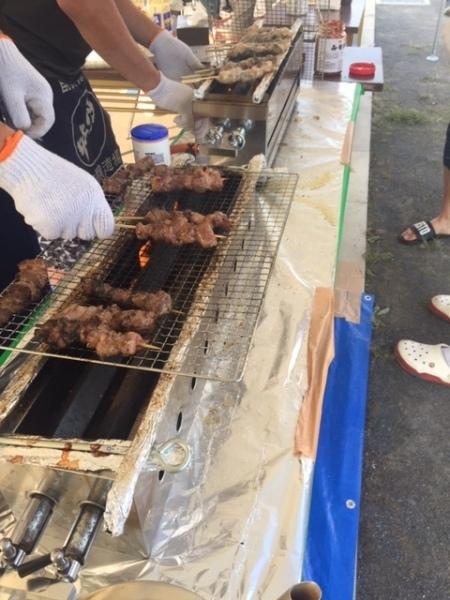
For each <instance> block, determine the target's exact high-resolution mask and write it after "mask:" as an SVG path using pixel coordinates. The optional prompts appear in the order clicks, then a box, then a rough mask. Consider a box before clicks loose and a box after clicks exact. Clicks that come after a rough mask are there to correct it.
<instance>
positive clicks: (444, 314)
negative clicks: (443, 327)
mask: <svg viewBox="0 0 450 600" xmlns="http://www.w3.org/2000/svg"><path fill="white" fill-rule="evenodd" d="M428 308H429V309H430V310H431V312H432V313H434V314H435V315H437V316H438V317H441V319H444V321H450V296H449V295H448V294H440V295H439V296H433V298H431V300H430V301H429V303H428Z"/></svg>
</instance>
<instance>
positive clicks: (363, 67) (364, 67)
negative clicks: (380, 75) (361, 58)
mask: <svg viewBox="0 0 450 600" xmlns="http://www.w3.org/2000/svg"><path fill="white" fill-rule="evenodd" d="M375 68H376V67H375V63H372V62H354V63H352V64H351V65H350V68H349V71H348V74H349V75H350V77H361V79H369V78H370V77H373V76H374V75H375Z"/></svg>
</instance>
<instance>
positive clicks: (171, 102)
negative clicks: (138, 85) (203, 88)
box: [147, 73, 194, 129]
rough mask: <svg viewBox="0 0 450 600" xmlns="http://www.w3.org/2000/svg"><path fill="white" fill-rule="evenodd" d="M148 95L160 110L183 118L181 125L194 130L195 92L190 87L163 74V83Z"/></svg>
mask: <svg viewBox="0 0 450 600" xmlns="http://www.w3.org/2000/svg"><path fill="white" fill-rule="evenodd" d="M147 94H148V95H149V96H150V98H151V99H152V100H153V102H154V103H155V104H156V106H159V108H164V109H166V110H169V111H171V112H175V113H178V114H179V115H180V116H181V120H180V121H179V124H180V125H181V126H182V127H185V128H186V129H193V127H194V116H193V114H192V100H193V98H194V91H193V89H192V88H191V87H189V86H188V85H184V84H183V83H178V82H177V81H173V80H172V79H168V78H167V77H165V75H163V73H161V81H160V82H159V84H158V85H157V86H156V87H155V88H154V89H153V90H149V91H148V92H147Z"/></svg>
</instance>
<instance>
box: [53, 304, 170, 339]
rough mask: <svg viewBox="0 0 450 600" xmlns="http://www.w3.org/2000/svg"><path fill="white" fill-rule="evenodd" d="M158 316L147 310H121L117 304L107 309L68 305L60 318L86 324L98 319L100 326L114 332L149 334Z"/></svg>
mask: <svg viewBox="0 0 450 600" xmlns="http://www.w3.org/2000/svg"><path fill="white" fill-rule="evenodd" d="M159 316H161V315H158V314H156V313H154V312H151V311H148V310H137V309H131V310H122V309H121V308H120V307H119V306H117V304H112V305H111V306H108V307H106V308H105V307H103V306H82V305H81V304H70V305H69V306H68V307H67V308H65V309H64V311H63V312H62V318H63V319H66V320H68V321H78V322H87V321H92V319H98V320H99V322H100V323H101V324H102V325H105V326H106V327H109V328H110V329H114V330H115V331H130V330H134V331H139V332H141V333H144V332H147V333H148V332H150V331H152V330H153V329H154V328H155V325H156V321H157V319H158V317H159Z"/></svg>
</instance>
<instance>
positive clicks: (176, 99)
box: [57, 0, 201, 128]
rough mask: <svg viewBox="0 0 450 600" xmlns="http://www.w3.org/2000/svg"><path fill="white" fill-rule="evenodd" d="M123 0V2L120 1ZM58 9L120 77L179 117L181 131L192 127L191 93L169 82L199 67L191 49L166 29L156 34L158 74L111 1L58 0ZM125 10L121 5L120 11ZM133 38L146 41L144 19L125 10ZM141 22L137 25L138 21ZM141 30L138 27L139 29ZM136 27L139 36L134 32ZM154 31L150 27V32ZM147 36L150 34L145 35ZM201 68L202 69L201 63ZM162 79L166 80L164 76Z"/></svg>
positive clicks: (153, 45)
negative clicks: (180, 117) (182, 128)
mask: <svg viewBox="0 0 450 600" xmlns="http://www.w3.org/2000/svg"><path fill="white" fill-rule="evenodd" d="M123 1H124V0H123ZM57 2H58V5H59V7H60V8H61V10H62V11H63V12H64V13H65V14H66V15H67V16H68V17H69V18H70V19H71V20H72V21H73V22H74V24H75V25H76V27H77V28H78V30H79V32H80V33H81V35H82V36H83V37H84V39H85V40H86V41H87V43H88V44H89V45H90V46H91V47H92V48H93V49H94V50H95V51H96V52H98V54H100V56H101V57H102V58H104V60H106V62H107V63H108V64H109V65H111V67H113V69H115V70H116V71H118V72H119V73H120V74H121V75H122V76H123V77H125V79H127V80H128V81H131V82H132V83H133V84H134V85H136V86H137V87H139V88H140V89H141V90H143V91H144V92H145V93H147V94H148V95H149V96H150V97H151V98H152V100H153V101H154V102H155V104H156V105H157V106H159V107H160V108H165V109H166V110H170V111H173V112H177V113H179V114H180V115H181V116H182V118H183V119H182V122H183V126H184V127H188V128H192V127H193V124H194V121H193V114H192V98H193V91H192V88H190V87H189V86H187V85H184V84H182V83H179V82H178V81H173V79H180V77H181V76H182V75H183V74H184V73H186V72H190V71H191V70H192V67H193V68H197V66H198V65H200V63H199V62H198V61H197V59H196V58H195V56H194V55H193V54H192V52H191V50H190V48H188V47H187V46H186V44H183V43H182V42H180V41H179V40H176V39H175V38H173V36H171V35H170V34H169V32H167V31H162V32H161V33H160V34H158V35H156V37H155V38H154V39H153V41H152V43H151V44H150V50H151V51H152V52H153V53H154V54H155V57H156V60H157V63H158V66H159V68H160V69H161V73H160V72H159V71H157V69H156V68H155V67H154V66H153V63H152V62H151V61H150V60H149V59H148V58H147V57H145V56H144V55H143V54H142V52H141V51H140V50H139V48H138V46H137V45H136V42H135V40H134V39H133V37H132V36H131V33H130V31H129V30H128V27H127V25H126V24H125V21H124V20H123V18H122V15H121V13H120V11H119V9H118V7H117V5H116V3H115V2H114V0H103V1H102V2H98V1H95V2H93V1H92V0H57ZM124 6H125V4H123V6H122V8H123V7H124ZM127 14H128V17H127V18H128V19H129V20H130V21H133V23H132V24H131V25H132V26H133V28H134V29H135V34H136V35H139V36H143V37H142V40H144V37H145V40H147V37H146V34H144V33H143V32H144V29H145V28H146V27H147V23H148V21H147V20H145V16H144V15H143V14H142V13H134V12H132V11H131V10H130V11H128V13H127ZM138 16H139V18H140V19H143V21H142V25H140V26H139V27H138V26H137V17H138ZM141 27H142V29H141ZM137 29H139V32H136V30H137ZM154 31H155V30H154V29H152V32H154ZM148 35H149V38H148V39H150V38H151V36H152V33H149V34H148ZM200 66H201V65H200ZM164 75H166V77H165V76H164Z"/></svg>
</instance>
